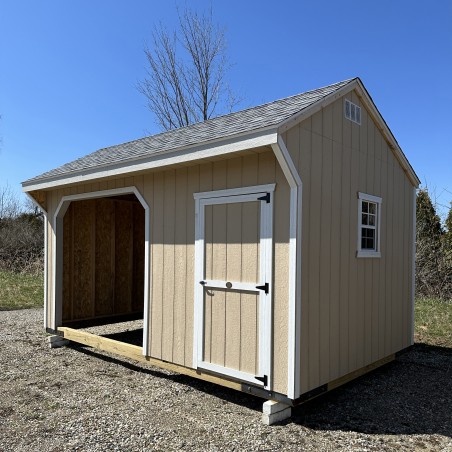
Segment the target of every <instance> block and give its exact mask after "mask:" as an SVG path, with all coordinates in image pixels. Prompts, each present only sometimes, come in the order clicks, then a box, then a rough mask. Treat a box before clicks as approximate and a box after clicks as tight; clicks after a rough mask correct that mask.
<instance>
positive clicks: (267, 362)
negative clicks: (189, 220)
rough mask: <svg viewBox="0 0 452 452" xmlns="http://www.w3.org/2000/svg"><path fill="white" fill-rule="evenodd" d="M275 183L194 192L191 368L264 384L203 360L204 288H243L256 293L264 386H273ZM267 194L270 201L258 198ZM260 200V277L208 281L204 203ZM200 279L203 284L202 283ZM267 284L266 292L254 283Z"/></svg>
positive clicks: (252, 377)
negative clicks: (245, 279) (242, 279)
mask: <svg viewBox="0 0 452 452" xmlns="http://www.w3.org/2000/svg"><path fill="white" fill-rule="evenodd" d="M275 186H276V184H268V185H258V186H253V187H242V188H233V189H226V190H217V191H211V192H202V193H194V194H193V197H194V199H195V212H196V220H195V221H196V223H195V274H194V300H195V301H194V328H193V368H195V369H205V370H209V371H212V372H217V373H219V374H223V375H227V376H230V377H233V378H237V379H239V380H242V381H247V382H250V383H252V384H255V385H260V386H264V384H263V382H261V381H259V380H258V379H256V375H252V374H248V373H245V372H242V371H238V370H235V369H230V368H227V367H223V366H220V365H216V364H212V363H210V362H206V361H204V350H203V348H204V290H205V289H204V288H205V287H219V288H222V289H223V288H226V289H230V290H244V291H251V292H258V293H259V306H260V308H259V335H258V337H259V339H258V344H259V359H258V361H259V375H261V376H263V375H267V384H266V385H265V388H266V389H271V387H272V374H271V362H272V342H273V334H272V329H273V318H272V309H273V307H272V305H273V303H272V293H273V290H272V281H273V278H272V272H273V192H274V190H275ZM266 194H268V195H269V196H270V200H269V201H270V202H265V201H264V200H261V201H259V198H260V197H262V196H265V195H266ZM256 201H257V202H260V250H261V251H260V262H259V281H256V282H255V284H254V285H253V284H251V283H241V282H230V281H211V280H206V279H205V278H204V275H205V254H204V253H205V244H204V232H205V213H204V212H205V206H209V205H218V204H229V203H238V202H256ZM201 283H202V284H201ZM265 283H267V284H268V293H265V292H264V291H263V290H260V289H257V287H256V286H258V285H263V284H265Z"/></svg>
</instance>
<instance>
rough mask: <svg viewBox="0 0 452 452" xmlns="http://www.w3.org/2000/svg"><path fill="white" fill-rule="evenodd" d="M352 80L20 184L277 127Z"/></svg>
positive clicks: (99, 154) (113, 149) (120, 148)
mask: <svg viewBox="0 0 452 452" xmlns="http://www.w3.org/2000/svg"><path fill="white" fill-rule="evenodd" d="M351 81H352V80H351V79H350V80H345V81H342V82H339V83H335V84H333V85H329V86H325V87H323V88H319V89H315V90H313V91H307V92H305V93H301V94H297V95H295V96H290V97H286V98H284V99H280V100H276V101H274V102H270V103H267V104H263V105H259V106H257V107H252V108H248V109H246V110H242V111H238V112H236V113H230V114H227V115H224V116H219V117H217V118H213V119H209V120H208V121H205V122H199V123H196V124H192V125H190V126H187V127H182V128H179V129H175V130H170V131H168V132H163V133H160V134H157V135H152V136H149V137H145V138H141V139H139V140H135V141H130V142H128V143H123V144H118V145H116V146H110V147H107V148H103V149H99V150H98V151H95V152H93V153H91V154H88V155H86V156H84V157H81V158H79V159H77V160H74V161H72V162H69V163H66V164H64V165H62V166H60V167H58V168H55V169H53V170H51V171H47V172H45V173H43V174H41V175H39V176H36V177H34V178H32V179H29V180H27V181H25V182H24V184H29V183H31V182H38V181H41V180H45V179H48V178H54V177H58V176H63V175H67V174H70V173H76V172H79V171H83V170H88V169H94V168H96V167H98V166H102V167H103V166H106V165H110V164H118V163H121V162H125V161H127V160H131V159H132V160H138V159H140V158H147V157H149V156H150V155H152V154H155V153H161V152H168V151H171V150H172V149H176V148H180V147H188V146H194V145H198V144H201V143H206V142H209V141H213V140H218V139H221V138H227V137H231V136H233V135H237V134H240V133H246V132H252V131H256V130H258V129H262V128H264V127H270V126H277V125H278V124H280V123H282V122H283V121H285V120H287V119H288V118H290V117H291V116H293V115H295V114H296V113H299V112H300V111H302V110H304V109H305V108H307V107H309V106H310V105H312V104H314V103H315V102H317V101H319V100H321V99H322V98H323V97H325V96H327V95H329V94H331V93H333V92H334V91H337V90H338V89H340V88H342V87H343V86H345V85H346V84H348V83H350V82H351Z"/></svg>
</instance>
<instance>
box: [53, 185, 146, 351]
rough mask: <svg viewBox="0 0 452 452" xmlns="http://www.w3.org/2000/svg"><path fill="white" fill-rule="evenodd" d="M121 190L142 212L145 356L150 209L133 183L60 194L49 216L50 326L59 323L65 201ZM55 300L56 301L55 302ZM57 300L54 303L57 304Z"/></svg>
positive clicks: (54, 327)
mask: <svg viewBox="0 0 452 452" xmlns="http://www.w3.org/2000/svg"><path fill="white" fill-rule="evenodd" d="M124 194H134V195H135V196H136V197H137V199H138V200H139V201H140V204H141V205H142V206H143V208H144V212H145V220H144V221H145V225H144V231H145V232H144V240H145V242H144V252H145V255H144V306H143V355H145V356H149V337H150V312H151V293H150V290H149V288H150V277H151V268H150V209H149V205H148V204H147V202H146V200H145V199H144V198H143V196H142V194H141V193H140V191H139V190H138V189H137V188H136V187H135V186H130V187H123V188H115V189H111V190H101V191H94V192H87V193H80V194H76V195H67V196H63V197H62V198H61V200H60V203H59V204H58V207H57V209H56V211H55V214H54V217H53V224H54V241H55V243H54V246H53V255H52V262H53V265H52V271H53V274H54V278H53V285H52V286H53V287H52V292H53V293H52V300H53V315H52V328H53V329H56V328H57V326H60V325H59V324H60V323H61V318H60V317H61V309H58V307H59V306H60V305H61V302H62V293H61V291H62V278H63V274H62V267H63V266H62V262H61V259H62V250H63V217H64V214H65V213H66V211H67V209H68V207H69V204H70V203H71V202H72V201H78V200H86V199H96V198H106V197H109V196H118V195H124ZM57 301H58V303H57ZM57 304H58V306H57Z"/></svg>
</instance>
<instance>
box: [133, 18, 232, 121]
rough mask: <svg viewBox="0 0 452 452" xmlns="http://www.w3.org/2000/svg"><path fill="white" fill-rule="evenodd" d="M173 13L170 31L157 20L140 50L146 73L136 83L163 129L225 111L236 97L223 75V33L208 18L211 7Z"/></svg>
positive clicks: (226, 68)
mask: <svg viewBox="0 0 452 452" xmlns="http://www.w3.org/2000/svg"><path fill="white" fill-rule="evenodd" d="M178 19H179V27H178V30H176V31H174V32H172V33H170V32H168V30H167V29H166V28H165V27H164V26H163V25H162V24H160V25H159V26H157V27H155V28H154V32H153V35H152V37H153V46H152V48H149V47H146V48H145V50H144V51H145V54H146V58H147V61H148V64H149V67H148V68H147V77H146V78H145V79H144V80H143V81H142V82H140V83H138V86H137V88H138V90H139V91H140V92H141V93H142V94H144V95H145V96H146V98H147V100H148V108H149V110H151V111H152V112H153V113H154V114H155V116H156V118H157V122H158V123H159V125H160V126H161V127H162V129H163V130H170V129H174V128H177V127H184V126H187V125H189V124H192V123H195V122H199V121H205V120H207V119H209V118H212V117H214V116H218V114H221V113H225V112H230V111H232V109H233V108H234V106H236V105H237V103H238V102H239V100H238V99H237V98H236V97H234V96H233V95H232V93H231V90H230V89H229V86H228V83H227V81H226V74H227V71H228V69H229V68H230V65H229V64H228V62H227V58H226V43H225V34H224V29H223V28H220V27H219V26H218V25H216V24H215V23H214V22H213V16H212V9H210V11H209V12H208V13H207V14H198V13H196V12H194V11H193V10H190V9H185V10H184V12H183V13H181V12H180V11H179V10H178Z"/></svg>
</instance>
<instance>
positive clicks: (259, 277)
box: [195, 187, 274, 388]
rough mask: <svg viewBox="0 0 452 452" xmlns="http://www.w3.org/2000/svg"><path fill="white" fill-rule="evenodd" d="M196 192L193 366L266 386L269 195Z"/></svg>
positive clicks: (267, 385) (268, 342)
mask: <svg viewBox="0 0 452 452" xmlns="http://www.w3.org/2000/svg"><path fill="white" fill-rule="evenodd" d="M273 188H274V187H273ZM215 193H216V194H218V193H220V194H222V192H215ZM199 195H205V196H206V198H205V199H203V198H202V197H201V196H200V199H199V201H198V203H197V215H198V223H197V234H196V237H197V246H196V256H195V257H196V260H197V264H198V265H197V273H196V276H197V281H196V284H197V285H198V288H197V289H196V298H197V299H196V301H195V311H196V313H195V315H196V316H198V317H199V318H198V319H197V325H198V328H199V330H197V331H195V341H196V344H197V351H196V355H195V364H196V367H199V368H203V369H207V370H211V371H214V372H219V373H224V374H225V375H230V376H233V377H237V378H239V379H241V380H245V381H250V382H252V383H254V384H261V385H264V386H265V387H267V388H268V387H270V386H269V385H270V383H269V381H270V366H269V363H270V352H271V269H272V267H271V255H272V254H271V249H272V236H271V235H272V224H271V223H272V196H271V194H268V196H267V193H260V192H258V191H257V192H256V193H246V194H245V195H240V194H238V196H214V195H212V197H211V199H210V197H209V193H206V194H199ZM262 247H264V248H262ZM268 260H270V265H269V263H268ZM200 284H201V286H199V285H200ZM264 288H265V289H264ZM197 306H198V307H197Z"/></svg>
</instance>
